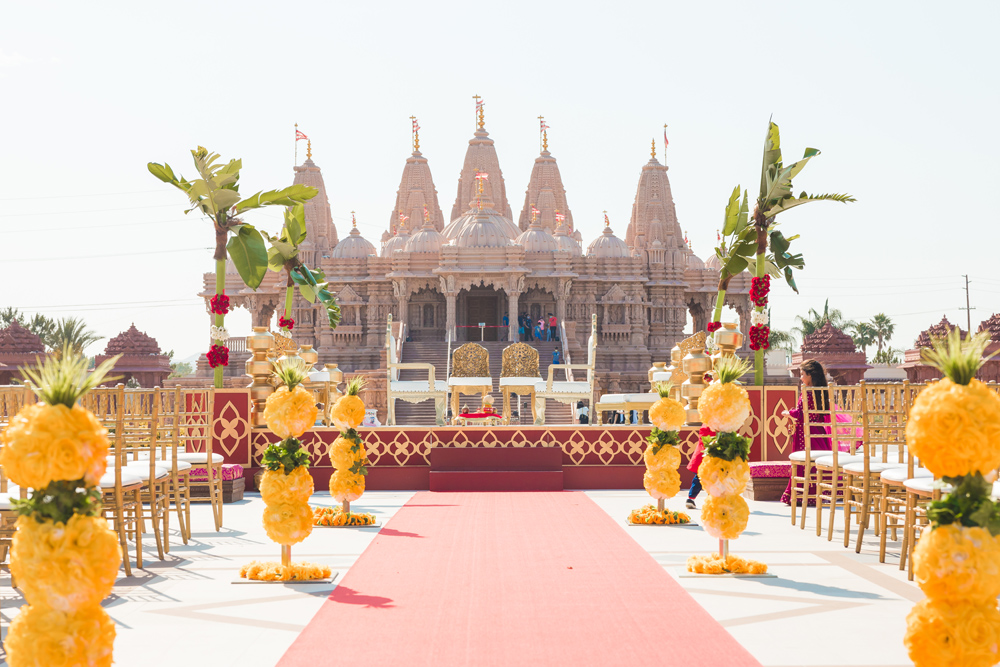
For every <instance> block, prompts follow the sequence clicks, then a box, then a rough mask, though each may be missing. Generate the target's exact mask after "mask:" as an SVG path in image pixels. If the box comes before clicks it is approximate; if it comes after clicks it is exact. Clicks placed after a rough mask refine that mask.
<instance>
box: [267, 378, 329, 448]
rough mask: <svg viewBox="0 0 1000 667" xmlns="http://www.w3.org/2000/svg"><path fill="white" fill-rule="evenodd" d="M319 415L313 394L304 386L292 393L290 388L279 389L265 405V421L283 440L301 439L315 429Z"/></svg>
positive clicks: (299, 386)
mask: <svg viewBox="0 0 1000 667" xmlns="http://www.w3.org/2000/svg"><path fill="white" fill-rule="evenodd" d="M318 414H319V409H318V408H317V407H316V400H315V398H314V397H313V394H312V392H311V391H309V390H308V389H306V388H305V387H303V386H302V385H298V386H297V387H295V390H294V391H292V392H289V391H288V387H278V390H277V391H275V392H274V393H273V394H271V395H270V396H268V397H267V402H266V403H265V404H264V421H265V422H266V423H267V427H268V428H269V429H271V432H272V433H274V434H275V435H277V436H278V437H279V438H281V439H282V440H284V439H285V438H298V437H300V436H301V435H302V434H303V433H305V432H306V431H308V430H309V429H311V428H312V427H313V425H314V424H315V423H316V415H318Z"/></svg>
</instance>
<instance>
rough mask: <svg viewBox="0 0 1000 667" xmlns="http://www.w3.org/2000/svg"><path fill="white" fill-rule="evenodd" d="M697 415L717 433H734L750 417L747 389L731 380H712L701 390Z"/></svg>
mask: <svg viewBox="0 0 1000 667" xmlns="http://www.w3.org/2000/svg"><path fill="white" fill-rule="evenodd" d="M698 416H699V417H700V418H701V421H702V423H703V424H705V425H706V426H708V427H709V428H710V429H712V430H713V431H715V432H717V433H736V432H737V431H739V430H740V429H741V428H743V424H744V423H745V422H746V420H747V418H748V417H750V397H749V396H748V395H747V390H746V389H745V388H743V386H742V385H738V384H735V383H733V382H726V383H725V384H723V383H722V382H718V381H716V382H713V383H712V384H710V385H708V386H707V387H705V390H704V391H703V392H701V398H699V399H698Z"/></svg>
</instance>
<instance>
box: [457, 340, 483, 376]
mask: <svg viewBox="0 0 1000 667" xmlns="http://www.w3.org/2000/svg"><path fill="white" fill-rule="evenodd" d="M451 374H452V377H463V378H472V377H474V378H482V377H489V375H490V353H489V352H488V351H487V350H486V348H485V347H483V346H482V345H477V344H475V343H466V344H465V345H463V346H462V347H460V348H458V349H457V350H455V352H454V354H453V355H452V364H451Z"/></svg>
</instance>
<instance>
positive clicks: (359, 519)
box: [313, 375, 375, 526]
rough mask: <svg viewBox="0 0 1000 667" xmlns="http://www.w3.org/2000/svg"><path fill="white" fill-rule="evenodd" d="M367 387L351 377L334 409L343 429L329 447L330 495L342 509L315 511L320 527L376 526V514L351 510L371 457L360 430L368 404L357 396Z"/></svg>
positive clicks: (333, 415) (336, 421) (335, 422)
mask: <svg viewBox="0 0 1000 667" xmlns="http://www.w3.org/2000/svg"><path fill="white" fill-rule="evenodd" d="M364 385H365V381H364V378H363V377H362V376H360V375H355V376H354V377H352V378H351V379H350V380H349V381H348V383H347V392H346V393H345V394H344V395H343V396H341V397H340V398H339V399H338V400H337V402H336V403H335V404H334V406H333V412H332V413H331V419H332V420H333V425H334V426H336V427H337V428H339V429H340V437H338V438H337V439H336V440H334V441H333V444H332V445H330V464H331V465H333V467H334V468H335V469H336V472H335V473H333V475H331V476H330V495H331V496H333V499H334V500H336V501H337V502H339V503H341V506H340V507H333V508H330V507H317V508H315V509H314V510H313V516H314V518H315V521H316V524H317V525H320V526H370V525H372V524H374V523H375V515H374V514H366V513H363V512H352V511H351V503H352V502H353V501H355V500H357V499H358V498H360V497H361V494H363V493H364V492H365V475H367V474H368V465H367V464H368V455H367V453H366V452H365V444H364V443H363V442H362V441H361V436H360V435H358V430H357V429H358V426H360V425H361V422H362V421H363V420H364V418H365V403H364V401H362V400H361V397H360V396H358V393H359V392H360V391H361V389H362V388H363V387H364Z"/></svg>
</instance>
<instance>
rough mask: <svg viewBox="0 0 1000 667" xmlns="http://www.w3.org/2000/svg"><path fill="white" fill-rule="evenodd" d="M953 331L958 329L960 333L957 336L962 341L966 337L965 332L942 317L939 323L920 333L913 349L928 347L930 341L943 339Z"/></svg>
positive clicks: (945, 317)
mask: <svg viewBox="0 0 1000 667" xmlns="http://www.w3.org/2000/svg"><path fill="white" fill-rule="evenodd" d="M953 329H958V330H959V331H960V332H961V333H960V334H959V335H960V336H961V337H962V338H963V339H964V338H965V337H966V336H967V335H968V333H967V332H966V331H963V330H962V329H961V328H959V327H958V326H956V325H954V324H952V323H951V322H949V321H948V317H947V316H942V317H941V321H940V322H938V323H937V324H935V325H933V326H931V327H928V328H927V329H926V330H924V331H921V332H920V335H919V336H917V342H916V343H915V344H914V347H930V346H931V339H933V338H943V337H945V336H947V335H948V334H949V333H951V331H952V330H953Z"/></svg>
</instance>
